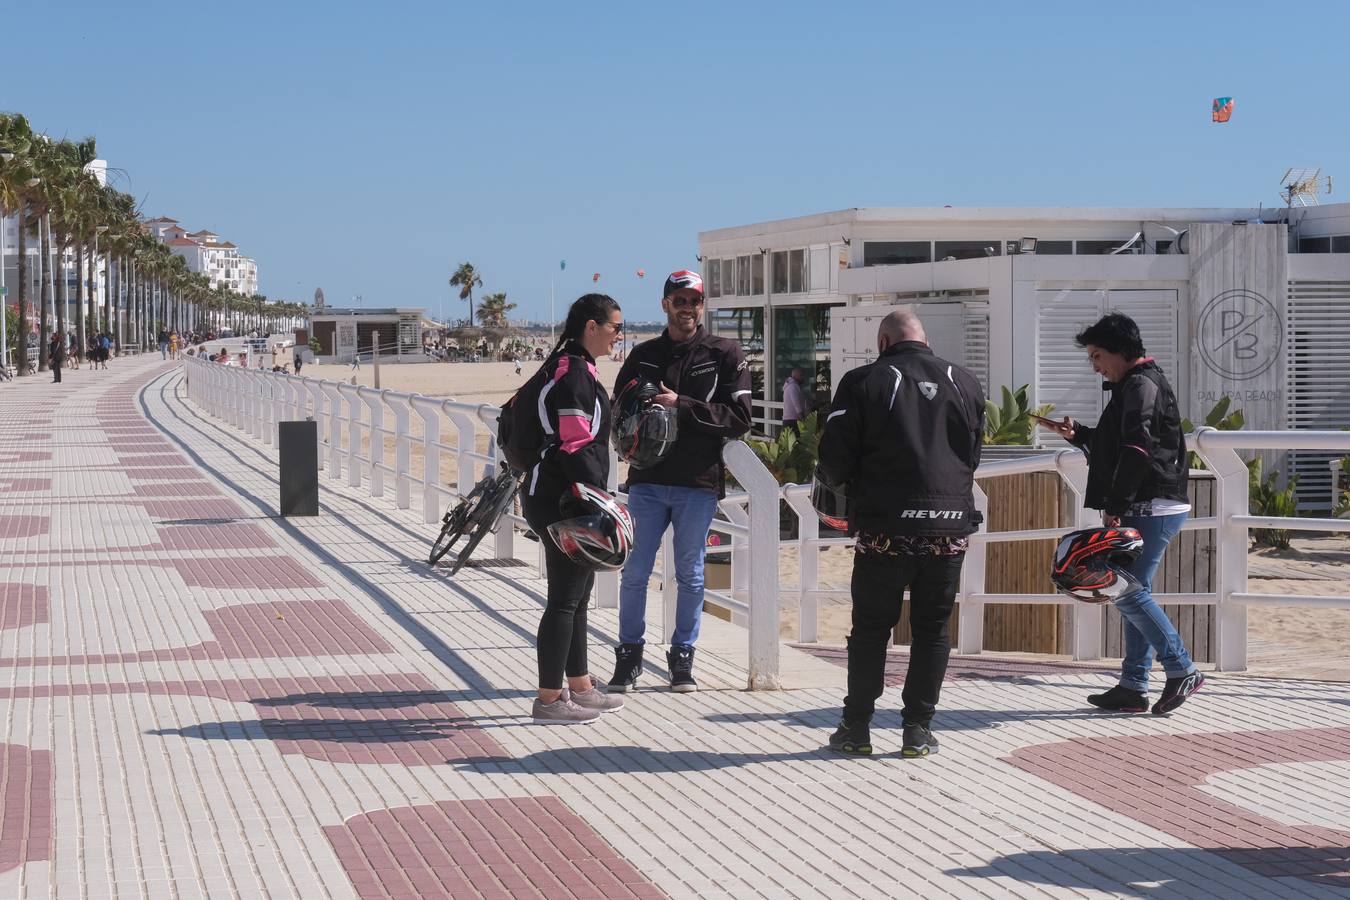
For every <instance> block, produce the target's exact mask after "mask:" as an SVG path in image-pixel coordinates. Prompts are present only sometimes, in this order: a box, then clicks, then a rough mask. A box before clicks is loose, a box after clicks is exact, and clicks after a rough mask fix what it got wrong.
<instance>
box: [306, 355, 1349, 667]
mask: <svg viewBox="0 0 1350 900" xmlns="http://www.w3.org/2000/svg"><path fill="white" fill-rule="evenodd" d="M537 365H538V364H537V363H527V364H526V365H525V366H523V368H522V371H521V374H519V375H517V374H516V372H515V365H514V364H513V363H500V362H483V363H434V362H428V363H402V364H383V365H381V367H380V384H381V387H384V388H390V389H393V390H399V391H409V392H416V393H421V394H425V395H427V396H435V397H453V398H454V399H456V400H461V401H465V402H470V403H492V404H500V403H501V402H502V401H504V400H505V399H507V398H508V397H510V396H511V394H512V393H513V392H514V391H515V390H516V389H517V388H518V387H519V386H520V385H521V384H523V383H524V381H525V380H526V379H527V378H528V377H529V376H530V374H531V373H532V372H533V371H534V368H535V367H536V366H537ZM621 365H622V363H621V362H619V361H617V360H612V359H603V360H600V361H599V363H598V364H597V366H596V368H597V370H598V373H599V376H600V379H601V381H602V382H603V383H604V384H605V385H607V386H612V384H613V382H614V379H615V377H616V376H617V375H618V372H619V368H620V366H621ZM302 374H303V375H304V376H305V377H312V378H325V379H330V380H335V381H336V380H341V381H346V382H351V381H352V379H353V378H354V379H355V380H356V383H357V384H365V385H373V384H374V375H375V372H374V367H373V366H371V365H369V364H363V365H362V366H361V368H360V369H359V370H355V371H354V370H352V368H351V367H350V366H348V365H308V366H305V367H304V370H303V373H302ZM413 430H414V433H415V434H416V435H417V436H419V437H420V436H421V426H420V423H419V421H418V420H417V419H416V418H414V420H413ZM385 444H386V458H387V459H388V458H390V456H391V454H392V452H393V441H392V438H387V439H386V441H385ZM486 449H487V441H486V438H483V437H480V439H479V444H478V447H477V450H478V451H479V452H485V451H486ZM412 467H413V470H414V472H416V473H417V474H418V475H420V474H421V471H422V450H421V447H420V446H418V445H417V444H414V445H413V451H412ZM454 471H455V470H454V467H453V465H452V464H451V463H443V464H442V472H444V473H446V475H447V477H450V476H451V473H453V472H454ZM622 477H623V473H622V471H621V472H620V478H621V479H622ZM851 564H852V554H851V552H850V551H848V550H847V549H844V548H829V549H826V550H824V551H822V552H821V559H820V563H819V566H818V569H819V572H820V581H821V586H822V587H829V588H839V589H841V590H842V589H847V586H848V581H849V571H850V568H851ZM1250 566H1251V574H1250V589H1251V590H1252V591H1257V592H1262V593H1274V594H1280V593H1287V594H1321V595H1326V594H1338V595H1350V537H1297V538H1295V539H1294V548H1293V549H1292V550H1290V551H1287V552H1283V553H1276V552H1273V551H1270V550H1259V551H1258V550H1253V551H1252V555H1251V563H1250ZM778 571H779V578H780V582H781V584H782V585H783V586H784V591H783V595H782V605H783V612H782V617H781V628H780V632H781V634H782V636H783V638H784V639H786V640H797V639H798V634H799V632H798V630H797V622H798V613H797V608H796V595H795V590H796V585H797V580H798V574H797V573H798V565H797V551H796V548H795V547H790V546H788V547H785V548H784V549H782V550H781V551H780V553H779V565H778ZM850 614H851V607H850V604H849V602H848V601H847V600H846V599H840V600H833V601H822V602H821V604H820V610H819V612H818V621H819V632H820V640H821V642H822V643H832V644H838V643H842V642H843V641H844V639H845V638H846V637H847V635H848V630H849V619H850ZM1248 623H1249V633H1250V637H1251V654H1250V655H1251V666H1252V670H1253V671H1254V672H1255V671H1259V672H1261V673H1263V674H1269V675H1280V676H1282V677H1305V678H1322V679H1332V680H1346V681H1350V610H1340V609H1319V608H1306V607H1293V606H1291V607H1252V608H1251V610H1250V612H1249V616H1248Z"/></svg>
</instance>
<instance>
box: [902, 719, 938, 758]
mask: <svg viewBox="0 0 1350 900" xmlns="http://www.w3.org/2000/svg"><path fill="white" fill-rule="evenodd" d="M937 752H938V740H937V738H936V737H934V736H933V732H931V731H929V730H928V726H927V725H920V724H919V723H918V722H906V723H905V740H904V743H903V744H902V745H901V746H900V755H901V756H903V757H905V758H907V759H918V758H919V757H921V756H932V755H933V754H934V753H937Z"/></svg>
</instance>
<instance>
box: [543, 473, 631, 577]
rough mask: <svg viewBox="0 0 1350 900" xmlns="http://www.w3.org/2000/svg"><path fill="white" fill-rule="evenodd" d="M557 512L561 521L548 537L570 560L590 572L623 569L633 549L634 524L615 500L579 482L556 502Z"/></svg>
mask: <svg viewBox="0 0 1350 900" xmlns="http://www.w3.org/2000/svg"><path fill="white" fill-rule="evenodd" d="M558 511H559V512H561V513H562V515H563V519H562V521H560V522H554V523H553V524H552V525H550V526H548V533H549V537H551V538H552V539H553V543H555V544H557V546H558V549H559V550H561V551H562V552H563V553H566V554H567V556H568V558H569V559H571V560H572V561H573V562H575V563H578V564H580V565H583V566H585V567H587V568H589V569H604V570H614V569H621V568H623V564H624V563H625V562H626V561H627V560H628V553H629V551H630V550H632V548H633V520H632V518H630V517H629V515H628V507H626V506H624V505H623V503H621V502H620V501H619V499H618V498H617V497H615V496H614V495H613V494H611V493H609V492H608V491H603V490H601V489H600V488H598V487H594V486H593V485H589V484H581V483H580V482H578V483H576V484H573V485H572V486H570V487H569V488H567V490H565V491H563V495H562V496H561V497H560V498H558Z"/></svg>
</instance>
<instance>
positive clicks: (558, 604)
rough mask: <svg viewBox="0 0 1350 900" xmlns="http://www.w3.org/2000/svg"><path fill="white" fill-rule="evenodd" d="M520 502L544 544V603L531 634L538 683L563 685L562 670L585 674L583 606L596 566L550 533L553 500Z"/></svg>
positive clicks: (554, 514)
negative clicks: (576, 558)
mask: <svg viewBox="0 0 1350 900" xmlns="http://www.w3.org/2000/svg"><path fill="white" fill-rule="evenodd" d="M520 502H521V507H522V509H523V510H524V512H525V521H527V522H529V523H530V529H531V530H532V531H533V532H534V533H535V534H536V535H538V536H539V541H540V543H542V544H543V545H544V561H545V563H546V564H547V566H548V605H547V606H545V607H544V615H543V616H542V617H540V619H539V633H538V634H537V635H536V636H535V647H536V650H537V652H538V654H539V687H541V688H544V689H546V690H558V689H559V688H561V687H562V686H563V674H564V672H565V673H566V674H567V675H569V676H571V677H573V678H579V677H580V676H582V675H588V674H590V668H589V667H588V666H587V664H586V606H587V604H588V602H589V601H590V596H591V587H592V586H593V585H594V584H595V572H594V571H593V570H591V569H588V568H585V567H584V566H579V565H577V564H576V563H574V562H572V560H571V559H569V558H568V556H567V554H566V553H563V552H562V551H561V550H559V549H558V545H557V544H555V543H553V538H551V537H550V536H549V533H548V526H550V525H552V524H553V523H554V522H557V521H559V520H560V519H561V518H562V516H561V514H559V512H558V506H557V502H556V500H554V499H552V498H550V499H547V500H542V499H539V498H534V497H521V501H520Z"/></svg>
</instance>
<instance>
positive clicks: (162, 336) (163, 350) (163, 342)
mask: <svg viewBox="0 0 1350 900" xmlns="http://www.w3.org/2000/svg"><path fill="white" fill-rule="evenodd" d="M155 341H156V343H158V344H159V358H160V359H168V358H169V333H168V332H167V331H165V330H164V329H163V328H161V329H160V330H159V336H158V337H157V338H156V339H155Z"/></svg>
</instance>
